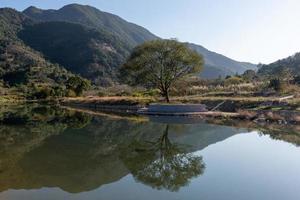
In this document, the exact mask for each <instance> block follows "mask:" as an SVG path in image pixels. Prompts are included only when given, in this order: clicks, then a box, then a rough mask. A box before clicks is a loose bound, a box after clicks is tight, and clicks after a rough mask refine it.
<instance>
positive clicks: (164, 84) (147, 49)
mask: <svg viewBox="0 0 300 200" xmlns="http://www.w3.org/2000/svg"><path fill="white" fill-rule="evenodd" d="M203 63H204V62H203V58H202V56H200V55H199V54H198V53H197V52H195V51H193V50H191V49H189V48H188V47H187V46H186V45H185V44H183V43H180V42H178V41H176V40H154V41H150V42H146V43H144V44H142V45H140V46H138V47H136V48H135V49H134V50H133V52H132V54H131V56H130V57H129V59H128V60H127V62H126V63H125V64H124V66H123V67H122V68H121V78H123V80H125V81H126V82H127V83H129V84H130V85H143V86H145V87H147V88H157V89H159V90H160V93H161V95H162V96H163V97H165V99H166V101H167V102H169V101H170V99H169V93H170V89H171V88H172V87H173V86H174V84H176V81H177V80H179V79H180V78H183V77H185V76H187V75H191V74H193V73H197V72H200V71H201V69H202V66H203Z"/></svg>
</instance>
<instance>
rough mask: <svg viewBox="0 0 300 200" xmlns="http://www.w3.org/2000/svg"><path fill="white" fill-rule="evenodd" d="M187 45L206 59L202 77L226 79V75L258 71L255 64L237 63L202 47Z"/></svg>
mask: <svg viewBox="0 0 300 200" xmlns="http://www.w3.org/2000/svg"><path fill="white" fill-rule="evenodd" d="M187 45H188V46H189V47H190V48H191V49H193V50H195V51H197V52H198V53H199V54H201V55H202V56H203V57H204V60H205V67H204V71H203V72H202V74H201V77H204V78H218V77H219V76H222V77H224V76H226V75H234V74H236V73H238V74H242V73H244V72H245V71H247V70H249V69H251V70H256V69H257V67H256V65H254V64H251V63H246V62H238V61H235V60H233V59H230V58H227V57H226V56H223V55H221V54H218V53H215V52H212V51H209V50H208V49H206V48H204V47H202V46H200V45H196V44H191V43H188V44H187Z"/></svg>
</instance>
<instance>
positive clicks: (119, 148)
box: [0, 109, 241, 193]
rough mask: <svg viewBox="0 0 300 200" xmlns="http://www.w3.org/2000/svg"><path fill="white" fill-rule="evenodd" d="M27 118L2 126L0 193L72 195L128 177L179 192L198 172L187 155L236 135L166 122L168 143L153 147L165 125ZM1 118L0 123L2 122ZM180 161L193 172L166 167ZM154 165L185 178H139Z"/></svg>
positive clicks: (53, 115) (61, 113)
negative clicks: (57, 192)
mask: <svg viewBox="0 0 300 200" xmlns="http://www.w3.org/2000/svg"><path fill="white" fill-rule="evenodd" d="M41 113H46V114H41ZM49 113H50V114H49ZM27 115H28V116H27V117H26V120H25V121H24V123H20V124H19V125H11V124H10V125H6V124H4V125H3V126H1V129H0V131H1V134H0V135H1V136H0V145H1V146H0V152H1V157H0V161H1V162H0V180H1V183H0V191H5V190H7V189H36V188H41V187H59V188H61V189H63V190H65V191H67V192H71V193H77V192H84V191H90V190H93V189H96V188H98V187H100V186H101V185H103V184H108V183H112V182H115V181H117V180H119V179H121V178H122V177H124V176H126V175H127V174H129V173H131V174H133V176H135V178H136V179H137V180H138V181H141V182H143V183H144V184H148V185H150V186H152V187H155V188H158V189H160V188H162V187H164V188H166V189H169V190H178V189H179V188H180V186H183V185H185V184H187V183H188V181H189V179H190V178H192V177H193V176H197V175H200V174H201V173H203V169H201V167H204V163H201V162H202V159H201V157H199V158H195V157H190V156H192V154H190V152H194V151H197V150H201V149H203V148H205V147H207V146H209V145H211V144H214V143H217V142H219V141H222V140H225V139H227V138H228V137H231V136H233V135H235V134H238V133H240V132H241V131H239V130H238V129H235V128H233V127H226V126H216V125H209V124H205V123H200V124H170V125H168V133H167V138H166V137H165V138H164V140H165V141H166V142H167V143H164V145H165V146H163V147H161V148H156V149H155V148H154V147H155V145H154V144H153V142H155V141H158V139H160V138H162V136H163V135H164V134H165V133H166V124H163V123H156V122H135V121H129V120H126V119H110V118H106V117H94V118H91V117H89V116H86V115H84V114H82V113H76V112H67V111H65V110H60V109H58V110H56V111H54V112H53V111H47V112H45V111H43V112H39V113H35V112H33V111H32V109H31V110H30V111H28V109H27ZM3 116H4V118H5V115H3ZM3 116H2V120H1V121H2V123H3V121H7V119H6V120H3V119H4V118H3ZM9 138H11V139H9ZM166 139H167V140H166ZM145 144H146V145H145ZM152 144H153V145H152ZM158 144H160V143H158ZM141 147H142V148H141ZM145 149H146V150H147V151H145ZM180 156H181V157H180ZM161 158H164V159H161ZM143 159H145V160H143ZM180 159H185V160H187V159H190V163H191V165H190V166H186V167H185V168H187V169H190V170H194V173H185V174H180V173H179V174H178V172H176V171H174V168H172V166H171V165H169V163H170V161H171V160H172V161H174V160H175V161H180ZM138 160H140V162H137V161H138ZM161 161H164V162H161ZM145 164H146V165H145ZM157 164H160V166H163V167H168V169H171V171H170V170H169V171H168V173H172V174H175V175H179V176H184V177H185V179H176V178H174V179H172V180H171V179H170V180H166V179H165V178H164V177H167V175H168V174H167V173H166V172H162V173H160V174H161V176H160V177H156V178H155V177H153V174H155V173H153V174H151V173H150V174H148V175H149V176H146V177H145V176H144V177H141V176H140V173H141V172H142V171H145V170H147V169H150V168H149V167H151V169H154V170H157V169H156V168H155V167H156V165H157ZM175 164H176V163H175ZM192 164H193V165H192ZM193 166H194V167H193ZM175 167H178V168H179V169H180V167H181V166H179V165H175ZM188 167H190V168H188ZM172 170H173V171H172ZM181 171H182V170H181ZM174 184H178V185H174Z"/></svg>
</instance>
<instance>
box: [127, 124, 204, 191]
mask: <svg viewBox="0 0 300 200" xmlns="http://www.w3.org/2000/svg"><path fill="white" fill-rule="evenodd" d="M168 134H169V125H167V126H166V128H165V130H164V133H163V135H162V136H161V137H160V138H159V139H158V140H156V141H154V142H145V143H142V142H134V143H132V144H131V148H128V149H130V151H131V152H126V151H123V153H124V155H122V159H124V163H125V165H126V166H127V167H128V169H129V170H130V171H131V173H132V175H133V176H134V177H135V178H136V180H138V181H141V182H142V183H144V184H147V185H150V186H151V187H153V188H156V189H167V190H170V191H178V190H179V189H180V187H183V186H186V185H187V184H188V183H189V181H190V179H191V178H193V177H197V176H199V175H201V174H203V172H204V169H205V165H204V163H203V161H202V157H200V156H196V155H194V154H192V153H186V152H184V149H183V148H180V147H179V145H176V144H172V143H171V141H170V140H169V137H168Z"/></svg>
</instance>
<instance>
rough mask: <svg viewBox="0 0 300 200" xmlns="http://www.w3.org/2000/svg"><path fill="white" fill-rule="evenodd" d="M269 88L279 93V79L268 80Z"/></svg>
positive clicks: (281, 85)
mask: <svg viewBox="0 0 300 200" xmlns="http://www.w3.org/2000/svg"><path fill="white" fill-rule="evenodd" d="M269 87H270V88H272V89H274V90H275V91H276V92H279V91H281V90H282V88H283V84H282V82H281V80H280V79H278V78H274V79H271V80H270V84H269Z"/></svg>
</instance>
